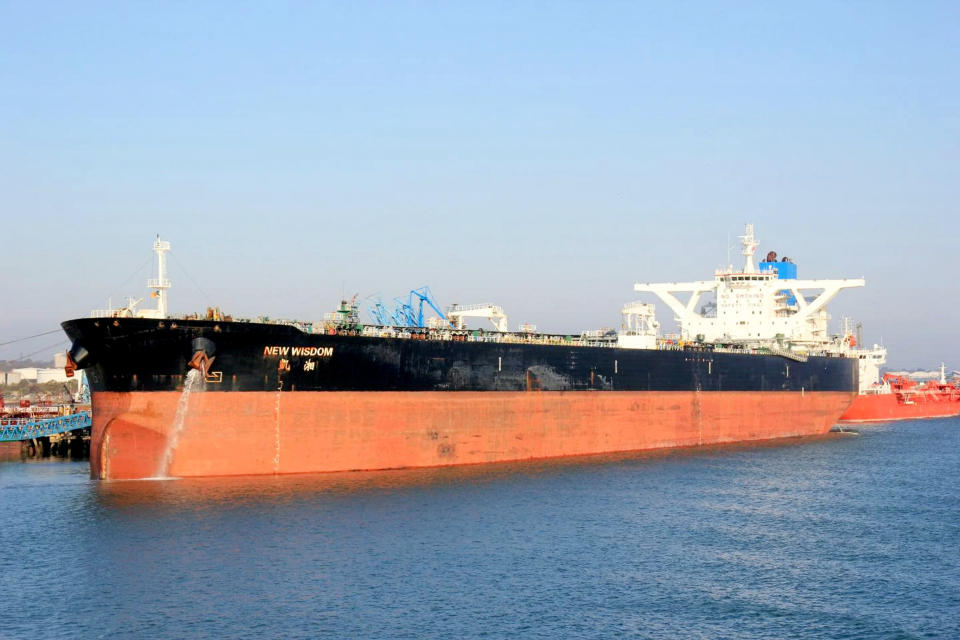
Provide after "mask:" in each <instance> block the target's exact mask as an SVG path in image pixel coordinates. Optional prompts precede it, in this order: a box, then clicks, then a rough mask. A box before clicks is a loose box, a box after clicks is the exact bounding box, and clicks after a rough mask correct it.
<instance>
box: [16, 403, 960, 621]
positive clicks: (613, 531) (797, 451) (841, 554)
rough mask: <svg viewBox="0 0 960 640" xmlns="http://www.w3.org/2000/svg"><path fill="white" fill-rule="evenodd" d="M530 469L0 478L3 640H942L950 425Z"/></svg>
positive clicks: (952, 547) (949, 547) (59, 470)
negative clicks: (140, 478) (568, 639)
mask: <svg viewBox="0 0 960 640" xmlns="http://www.w3.org/2000/svg"><path fill="white" fill-rule="evenodd" d="M860 432H861V433H860V435H859V436H836V437H829V438H821V439H813V440H802V441H790V442H789V443H781V444H777V445H763V446H752V447H736V448H727V449H720V448H716V449H713V448H711V449H701V450H696V451H688V452H683V453H674V454H669V455H652V456H651V455H645V456H633V457H619V458H607V459H603V460H599V459H597V460H590V461H577V462H571V461H565V462H562V463H546V464H535V465H499V466H495V467H471V468H467V469H443V470H429V471H416V472H406V471H405V472H388V473H376V474H371V473H364V474H359V473H357V474H332V475H317V476H287V477H278V478H274V477H265V478H240V479H236V478H233V479H224V478H219V479H202V480H165V481H144V482H113V483H103V482H95V481H92V480H89V479H88V478H87V466H86V464H85V463H83V464H82V463H63V462H39V463H0V542H2V543H3V554H2V556H0V595H2V600H0V602H2V606H0V610H2V615H0V637H4V638H7V637H12V638H18V637H22V638H45V637H51V638H128V637H129V638H187V637H194V638H226V637H230V638H248V637H251V638H252V637H285V638H315V637H332V638H357V637H366V638H424V637H443V638H479V637H485V638H513V637H524V638H557V637H571V638H581V637H607V638H612V637H641V638H642V637H649V638H679V637H682V638H784V637H791V638H926V637H943V638H957V637H960V560H958V557H960V555H958V554H960V493H958V489H957V483H958V478H960V420H930V421H918V422H905V423H900V424H892V425H887V426H875V427H862V428H860Z"/></svg>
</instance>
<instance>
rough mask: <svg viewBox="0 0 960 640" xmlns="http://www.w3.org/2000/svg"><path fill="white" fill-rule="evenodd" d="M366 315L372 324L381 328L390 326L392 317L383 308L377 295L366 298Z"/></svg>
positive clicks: (381, 301)
mask: <svg viewBox="0 0 960 640" xmlns="http://www.w3.org/2000/svg"><path fill="white" fill-rule="evenodd" d="M367 314H368V315H369V316H370V319H371V320H373V323H374V324H378V325H380V326H382V327H386V326H389V325H390V324H392V320H393V317H392V315H391V313H390V311H388V310H387V308H386V307H385V306H383V300H381V299H380V296H379V295H374V296H369V297H368V298H367Z"/></svg>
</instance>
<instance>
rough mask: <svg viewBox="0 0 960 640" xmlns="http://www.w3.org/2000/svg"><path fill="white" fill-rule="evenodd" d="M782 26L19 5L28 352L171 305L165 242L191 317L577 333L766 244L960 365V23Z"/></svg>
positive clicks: (869, 325)
mask: <svg viewBox="0 0 960 640" xmlns="http://www.w3.org/2000/svg"><path fill="white" fill-rule="evenodd" d="M780 4H782V5H784V6H779V5H778V3H755V4H754V3H731V4H729V5H725V6H718V3H699V2H687V3H684V2H678V3H650V4H643V3H627V2H623V3H621V2H607V3H604V2H582V3H546V2H537V3H523V2H505V3H495V2H482V3H480V2H478V3H464V2H456V3H453V2H451V3H439V2H438V3H427V2H417V3H405V2H389V3H388V2H383V3H362V2H355V3H339V4H325V3H319V2H310V3H307V2H304V3H279V2H276V3H239V2H229V3H228V2H224V3H212V2H207V3H192V2H170V3H45V4H43V3H24V2H0V38H2V40H3V43H4V44H3V48H2V54H0V92H2V94H0V214H2V217H3V227H2V228H3V239H4V243H3V244H4V250H3V263H2V264H3V277H2V279H0V295H2V299H3V305H2V308H0V342H5V341H6V340H10V339H14V338H19V337H21V336H25V335H30V334H32V333H38V332H40V331H43V330H48V329H54V328H56V327H57V324H58V322H59V321H60V320H63V319H65V318H69V317H76V316H83V315H86V314H87V313H88V312H89V310H90V309H91V308H95V307H102V306H104V305H105V304H106V301H107V298H108V297H111V296H112V298H113V301H114V302H115V303H116V302H119V301H121V300H122V297H123V296H124V295H143V294H144V293H145V289H144V287H143V282H142V281H143V280H144V279H145V278H147V277H148V276H149V275H150V274H149V273H148V271H149V265H150V264H151V263H148V262H147V261H148V259H149V258H150V256H151V255H152V254H151V253H150V245H151V243H152V241H153V237H154V236H155V235H156V234H157V233H160V234H161V235H162V236H163V237H164V238H165V239H168V240H170V241H171V243H172V244H173V253H172V258H171V261H170V272H171V274H170V275H171V279H172V280H173V281H174V289H173V290H172V291H171V306H172V309H173V310H174V311H175V312H189V311H196V310H202V309H203V308H205V307H206V306H208V305H212V304H217V305H220V306H221V307H222V308H223V309H224V310H226V311H228V312H232V313H234V314H237V315H244V316H256V315H269V316H273V317H296V318H302V319H317V318H319V317H320V316H321V315H322V313H323V312H325V311H327V310H330V309H332V308H333V306H334V305H335V304H336V302H337V300H338V299H339V297H340V296H341V294H342V293H346V294H347V295H352V294H353V293H360V294H361V295H362V296H363V295H367V294H371V293H376V292H381V293H383V294H384V297H387V298H389V297H393V296H394V295H400V294H403V293H405V292H406V291H407V290H409V289H410V288H412V287H419V286H422V285H430V287H431V288H432V289H433V291H434V293H435V295H436V297H437V298H438V299H439V300H440V302H441V303H442V304H446V303H450V302H461V303H472V302H488V301H490V302H496V303H499V304H501V305H503V306H504V307H505V308H506V310H507V312H508V313H509V314H510V319H511V323H512V324H516V323H517V322H521V321H528V322H533V323H535V324H537V325H538V326H539V328H541V329H543V330H548V331H573V330H579V329H584V328H596V327H600V326H617V324H618V323H619V309H620V306H621V305H622V304H623V303H624V302H626V301H629V300H633V299H636V298H637V297H638V296H637V295H635V294H634V293H633V291H632V285H633V283H634V282H636V281H663V280H667V281H673V280H688V279H700V278H707V277H710V276H711V274H712V272H713V270H714V269H715V268H716V267H719V266H723V265H724V264H725V263H726V261H727V243H728V241H729V242H731V243H732V242H735V240H736V235H737V234H739V233H741V231H742V228H743V223H744V222H753V223H754V224H755V225H756V231H757V235H758V237H759V238H760V241H761V246H760V251H761V252H763V253H765V252H766V251H768V250H771V249H773V250H776V251H778V252H780V253H781V254H786V255H789V256H791V257H792V258H794V260H795V261H796V262H797V263H798V264H799V269H800V275H801V277H816V278H840V277H861V276H862V277H865V278H866V279H867V287H866V288H864V289H861V290H854V291H850V292H846V293H843V294H841V296H840V297H839V298H838V299H837V300H836V301H835V302H834V303H833V304H832V305H831V312H832V314H833V316H834V319H835V321H834V325H836V324H838V322H839V318H840V316H842V315H851V316H853V317H854V318H856V319H857V320H858V321H860V322H862V323H863V325H864V334H865V338H866V339H867V340H868V341H870V342H875V341H879V340H880V339H881V338H882V340H883V342H884V343H885V344H886V345H887V346H888V347H889V349H890V357H889V360H890V364H891V365H892V366H923V367H932V366H934V365H935V364H937V363H938V362H939V361H940V360H941V359H943V360H945V361H946V362H947V363H948V365H952V367H953V368H958V369H960V341H958V340H957V338H956V327H957V324H958V320H960V311H958V309H960V307H958V304H960V303H958V298H960V296H958V293H960V284H958V280H960V278H958V274H960V257H958V250H957V239H958V237H960V233H958V231H960V222H958V215H957V214H958V203H960V179H958V178H960V88H958V87H960V82H958V80H960V5H958V4H957V3H935V2H923V3H908V2H903V3H883V2H844V3H817V2H810V3H795V5H790V6H785V5H786V3H780ZM660 306H661V313H662V315H663V316H664V318H665V319H666V317H667V315H668V314H666V313H665V309H664V308H662V307H663V305H660ZM56 338H57V336H52V337H50V340H49V342H48V343H44V342H43V340H44V339H42V338H41V339H38V340H37V341H31V342H28V343H18V344H16V345H10V346H8V347H0V358H4V357H14V356H16V355H18V354H21V353H29V352H31V351H33V350H34V349H41V348H43V347H45V346H46V344H50V343H52V342H53V341H54V340H56ZM57 348H59V345H57ZM52 350H53V349H51V352H52Z"/></svg>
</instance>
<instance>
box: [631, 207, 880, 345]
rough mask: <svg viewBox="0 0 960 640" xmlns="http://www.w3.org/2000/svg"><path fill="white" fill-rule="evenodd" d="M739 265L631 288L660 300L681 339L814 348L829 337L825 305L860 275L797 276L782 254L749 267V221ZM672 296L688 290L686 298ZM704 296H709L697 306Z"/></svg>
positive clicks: (858, 281) (859, 282) (751, 254)
mask: <svg viewBox="0 0 960 640" xmlns="http://www.w3.org/2000/svg"><path fill="white" fill-rule="evenodd" d="M741 244H742V247H743V249H742V253H743V256H744V265H743V268H742V269H734V268H733V267H728V268H727V269H720V270H717V271H716V272H715V274H714V278H713V280H700V281H695V282H662V283H637V284H636V285H634V290H635V291H639V292H642V293H652V294H654V295H655V296H657V297H658V298H659V299H660V300H662V301H663V302H664V303H665V304H666V305H667V306H668V307H669V308H670V310H671V311H673V313H674V316H675V319H676V321H677V323H678V324H679V327H680V338H681V339H682V340H683V341H685V342H706V343H716V344H731V345H732V344H741V345H753V346H775V347H781V348H783V347H787V348H791V349H794V350H800V351H804V350H820V349H823V348H824V347H825V346H826V345H829V344H830V342H831V338H830V335H829V332H828V328H827V324H828V321H829V318H830V316H829V314H828V313H827V310H826V306H827V304H828V303H829V302H830V301H831V300H833V299H834V298H835V297H836V296H837V294H838V293H840V292H841V291H843V290H844V289H850V288H854V287H862V286H864V284H865V282H864V280H863V278H855V279H844V280H801V279H798V278H797V266H796V264H794V263H793V262H790V261H789V259H788V258H783V259H782V260H781V261H779V262H777V261H776V254H775V253H773V252H771V253H770V254H768V256H767V258H768V259H767V260H764V261H763V262H760V263H759V266H754V252H755V251H756V248H757V246H758V243H757V240H756V238H755V236H754V233H753V225H752V224H748V225H746V231H745V233H744V235H743V236H741ZM677 294H689V298H688V299H687V300H686V302H684V301H681V299H680V298H678V297H677ZM705 296H709V297H711V298H713V299H712V300H710V301H709V302H708V303H707V304H702V305H701V301H702V300H704V298H705Z"/></svg>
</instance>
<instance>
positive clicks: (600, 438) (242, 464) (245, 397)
mask: <svg viewBox="0 0 960 640" xmlns="http://www.w3.org/2000/svg"><path fill="white" fill-rule="evenodd" d="M854 396H855V394H854V393H851V392H843V391H820V392H806V393H798V392H784V391H765V392H756V391H749V392H727V391H724V392H703V391H699V392H698V391H664V392H653V391H642V392H636V391H623V392H590V391H587V392H562V391H558V392H533V393H529V392H528V393H525V392H459V393H444V392H422V393H409V392H352V391H345V392H297V393H278V392H253V391H251V392H242V393H196V394H193V395H192V396H191V397H190V398H189V405H188V407H187V410H186V411H183V410H182V407H181V414H182V417H183V420H182V428H181V429H180V431H179V433H177V434H174V433H173V425H174V423H175V422H176V418H177V411H178V403H179V402H180V400H181V393H178V392H110V391H101V392H96V393H95V397H94V401H93V407H94V408H93V430H92V440H91V451H90V456H91V458H90V463H91V474H92V475H93V476H94V477H97V478H101V479H129V478H148V477H155V476H163V475H169V476H173V477H187V476H217V475H246V474H285V473H306V472H326V471H347V470H375V469H396V468H410V467H433V466H449V465H465V464H478V463H492V462H507V461H518V460H531V459H538V458H556V457H564V456H584V455H594V454H604V453H614V452H625V451H642V450H649V449H663V448H672V447H693V446H700V445H711V444H720V443H733V442H744V441H757V440H769V439H774V438H783V437H791V436H808V435H816V434H822V433H826V432H827V431H829V430H830V428H831V427H832V426H833V424H834V423H835V422H836V420H837V418H838V416H840V414H841V413H842V412H843V411H844V410H845V409H846V408H847V407H848V406H849V404H850V402H851V401H852V400H853V398H854ZM174 443H175V446H173V445H174Z"/></svg>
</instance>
